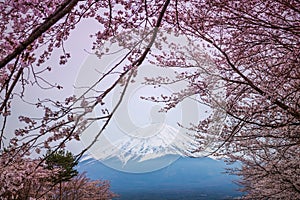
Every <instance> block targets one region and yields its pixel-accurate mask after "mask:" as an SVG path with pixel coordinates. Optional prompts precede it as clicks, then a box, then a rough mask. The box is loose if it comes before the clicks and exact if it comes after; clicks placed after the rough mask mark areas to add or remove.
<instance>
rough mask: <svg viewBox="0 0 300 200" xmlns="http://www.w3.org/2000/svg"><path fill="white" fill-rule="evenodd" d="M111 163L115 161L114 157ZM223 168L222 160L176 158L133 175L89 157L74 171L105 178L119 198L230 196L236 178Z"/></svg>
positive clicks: (146, 199) (236, 193)
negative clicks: (158, 167)
mask: <svg viewBox="0 0 300 200" xmlns="http://www.w3.org/2000/svg"><path fill="white" fill-rule="evenodd" d="M166 157H168V156H166ZM162 159H163V158H162ZM111 162H116V163H118V161H117V159H112V160H111ZM131 162H134V161H131ZM119 164H120V165H121V164H122V163H119ZM131 164H137V165H138V164H139V163H138V162H136V163H131ZM226 167H228V166H226V164H225V163H224V162H223V161H217V160H213V159H211V158H179V159H178V160H176V161H175V162H174V163H172V164H171V165H169V166H167V167H165V168H163V169H160V170H157V171H154V172H148V173H141V174H134V173H126V172H121V171H117V170H115V169H112V168H109V167H107V166H105V165H104V164H102V163H101V162H99V161H96V160H92V159H89V160H85V161H83V162H80V163H79V165H78V170H79V171H80V172H83V171H86V172H87V175H88V176H89V177H90V178H92V179H105V180H109V181H110V182H111V187H112V188H111V189H112V191H114V192H115V193H118V194H120V199H121V200H127V199H128V200H129V199H130V200H134V199H139V200H154V199H155V200H159V199H161V200H162V199H164V200H165V199H172V200H177V199H178V200H179V199H189V200H193V199H195V200H196V199H231V198H232V197H237V196H240V195H241V193H240V192H238V191H236V190H237V189H238V186H237V185H235V184H234V183H233V182H232V181H233V180H236V179H237V177H235V176H231V175H228V174H224V173H223V172H224V171H225V169H224V168H226Z"/></svg>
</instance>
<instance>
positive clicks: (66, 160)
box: [45, 150, 78, 183]
mask: <svg viewBox="0 0 300 200" xmlns="http://www.w3.org/2000/svg"><path fill="white" fill-rule="evenodd" d="M45 158H46V168H47V169H50V170H54V169H58V170H59V173H58V175H55V176H52V177H51V181H52V182H53V183H61V182H65V181H69V180H70V179H71V178H73V177H74V176H76V175H77V174H78V171H77V170H76V169H74V167H75V166H76V165H77V164H78V162H76V159H75V157H74V156H73V155H72V153H71V152H66V151H64V150H60V151H57V152H52V151H48V152H47V154H46V156H45Z"/></svg>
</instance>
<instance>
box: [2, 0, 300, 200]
mask: <svg viewBox="0 0 300 200" xmlns="http://www.w3.org/2000/svg"><path fill="white" fill-rule="evenodd" d="M0 7H1V10H2V11H3V12H1V22H0V30H1V31H0V38H1V39H2V40H1V43H0V45H1V48H0V49H1V50H0V51H1V54H0V75H1V76H0V88H1V89H0V91H1V94H0V95H1V96H0V97H1V101H0V112H1V119H0V120H1V132H0V150H1V151H2V152H1V154H0V158H1V159H2V160H3V163H5V166H6V167H5V168H4V167H2V168H1V170H3V173H4V170H5V171H6V172H5V173H10V171H9V170H12V169H13V168H10V167H12V166H13V165H14V162H12V160H14V159H21V158H22V159H25V157H26V156H30V155H31V154H33V153H34V152H36V153H38V154H39V153H40V152H43V151H44V150H45V149H52V150H53V151H57V150H59V149H63V148H64V147H65V145H66V143H67V142H68V141H71V140H79V139H80V136H81V134H84V130H86V129H87V128H88V127H89V126H90V125H91V124H92V123H95V122H97V121H102V122H103V123H102V127H101V128H100V130H98V135H97V136H96V137H95V138H94V140H93V141H91V143H90V145H88V146H87V148H86V149H84V150H83V151H82V152H81V154H80V155H82V154H83V153H85V152H86V150H87V149H88V148H90V147H91V146H92V145H93V143H94V142H95V141H97V139H98V137H99V135H100V134H101V133H102V132H103V130H104V129H105V127H106V126H107V124H108V123H109V122H110V120H111V118H112V116H113V115H114V113H115V111H116V109H117V108H118V105H119V103H120V102H121V101H122V94H124V93H125V92H126V88H127V86H128V84H130V81H132V80H133V79H134V76H135V73H136V72H137V70H138V69H139V66H140V65H141V64H142V63H143V62H144V61H145V60H147V59H148V61H149V62H151V63H154V64H157V65H159V66H162V67H170V68H171V67H172V68H173V69H174V70H175V71H177V72H178V73H177V77H176V80H170V79H168V77H163V76H161V77H154V78H153V77H149V78H148V79H147V83H148V84H153V85H162V84H170V83H172V82H178V81H185V82H187V83H188V87H187V88H186V89H185V90H182V91H178V92H176V93H174V94H173V95H171V96H169V97H167V96H161V98H157V97H151V98H146V99H148V100H153V101H156V102H165V103H166V106H165V108H164V109H165V110H166V111H167V110H170V109H172V108H173V107H175V106H176V105H177V104H178V103H180V102H181V101H182V100H183V99H184V98H187V97H190V96H195V95H196V96H197V98H196V100H197V102H199V103H201V104H205V105H207V106H210V107H211V108H212V109H213V110H214V111H215V112H213V113H212V114H211V116H210V117H209V118H208V119H206V120H203V121H200V122H199V124H193V125H192V126H191V127H186V128H187V130H188V131H190V132H194V133H195V136H196V138H195V139H196V140H197V141H198V142H199V148H198V149H195V150H194V151H195V152H197V151H203V150H205V149H204V148H207V145H208V144H211V141H214V142H213V144H211V145H210V147H211V148H210V149H211V153H212V154H214V155H216V156H226V157H227V158H228V160H229V161H232V162H234V161H240V162H241V163H242V168H241V169H235V170H232V171H231V172H232V173H235V174H238V175H240V176H241V178H242V180H241V181H240V183H241V184H242V185H243V186H244V190H245V191H246V192H247V193H246V196H245V198H249V199H253V198H254V199H259V198H261V199H264V198H278V199H280V198H284V197H286V198H290V199H299V198H300V197H299V195H300V192H299V191H300V183H299V180H300V178H299V176H300V172H299V158H298V157H299V150H300V148H299V144H300V142H299V124H300V123H299V119H300V111H299V107H300V106H299V85H300V84H299V82H300V81H299V79H300V78H299V77H300V70H299V69H300V68H299V49H300V48H299V37H300V24H299V21H300V20H299V18H300V3H299V2H298V1H296V0H275V1H274V0H272V1H270V0H267V1H261V0H250V1H249V0H247V1H246V0H234V1H226V0H212V1H206V0H201V1H198V0H190V1H177V0H174V1H171V0H165V1H156V0H155V1H135V0H128V1H121V0H107V1H96V0H95V1H92V0H87V1H78V0H77V1H76V0H65V1H60V0H57V1H43V2H37V1H26V0H23V1H17V2H16V1H4V2H0ZM85 18H89V19H93V20H95V21H96V22H97V23H98V24H99V25H100V28H99V31H98V32H97V33H95V34H94V35H93V36H92V37H93V38H94V41H95V42H94V43H93V47H92V49H93V50H94V53H95V54H96V55H97V56H99V58H101V56H103V54H105V51H109V49H108V50H107V49H105V50H104V52H103V51H101V49H103V48H102V47H103V46H104V44H105V42H107V41H109V42H111V43H118V45H120V46H122V47H123V48H124V49H127V50H128V54H126V56H125V57H123V58H122V59H120V62H119V63H118V64H116V65H115V66H113V67H111V68H110V69H109V70H108V71H107V72H103V73H101V75H100V74H99V79H98V81H97V82H96V83H95V84H94V85H92V86H89V87H88V88H86V92H84V93H83V94H82V95H80V96H71V97H65V100H64V101H62V100H57V99H53V98H51V97H49V98H45V99H36V100H35V101H34V102H27V101H26V95H28V93H27V90H30V86H31V85H35V86H38V87H40V89H41V90H45V88H52V90H54V89H56V90H58V92H59V90H61V89H62V86H60V85H59V84H56V83H51V82H49V81H47V80H46V79H45V74H47V73H51V70H52V67H50V66H47V65H46V64H45V63H46V61H47V60H48V59H49V58H51V56H52V53H53V51H55V50H59V51H60V52H61V56H60V60H59V63H60V65H64V64H65V63H66V62H67V61H68V60H69V59H71V58H72V57H71V56H72V53H71V52H69V50H67V49H66V48H65V46H64V43H65V41H66V40H67V39H68V38H69V35H70V33H71V31H72V30H73V29H75V28H76V26H77V24H78V23H80V22H81V21H82V20H83V19H85ZM133 30H137V31H133ZM133 32H134V34H135V35H136V37H132V36H130V35H132V33H133ZM170 32H173V33H175V35H184V36H185V37H187V38H188V46H180V45H176V44H173V43H169V42H168V41H167V40H166V35H167V34H168V33H170ZM129 33H130V34H129ZM137 38H138V40H137ZM144 44H146V45H144ZM163 44H165V45H166V46H168V47H169V48H168V49H167V50H165V49H163V48H162V45H163ZM40 52H42V53H40ZM124 60H127V61H128V62H127V63H125V62H123V61H124ZM120 67H121V68H122V70H120ZM112 74H118V76H117V77H116V78H115V79H113V78H111V76H110V75H112ZM107 79H109V80H110V83H111V85H109V86H107V87H106V88H101V91H98V90H96V86H97V85H99V84H100V83H102V82H103V81H105V80H107ZM120 83H121V84H123V91H122V94H121V96H120V99H119V101H118V103H117V104H116V105H115V106H114V107H112V108H109V107H108V106H106V97H107V96H108V94H109V93H111V92H112V91H113V89H114V87H116V86H117V85H118V84H120ZM45 85H46V86H45ZM210 88H214V89H215V91H216V92H215V93H214V92H211V90H210ZM216 88H217V89H216ZM91 90H93V91H97V92H96V95H94V96H89V95H88V93H89V91H91ZM18 101H24V102H26V105H28V107H31V108H34V109H39V110H40V113H43V114H42V116H39V117H32V116H30V114H29V115H28V116H26V115H22V116H18V120H19V121H20V122H22V123H23V124H25V125H24V126H22V127H18V128H16V130H15V131H14V133H13V134H12V133H11V132H10V131H11V130H8V128H7V124H8V123H9V121H11V120H15V118H14V113H13V111H14V110H13V108H14V106H15V105H16V103H18ZM96 107H100V109H102V110H103V115H102V116H97V117H93V116H90V115H89V114H90V113H91V112H92V111H93V110H94V109H95V108H96ZM216 112H221V113H223V114H221V115H216ZM217 116H219V117H220V116H221V117H222V118H223V121H224V123H223V124H222V125H221V124H220V125H218V124H214V121H216V117H217ZM219 127H222V128H219ZM4 152H9V154H6V153H4ZM6 155H9V156H6ZM80 155H79V156H80ZM43 162H44V161H43V160H42V161H41V162H39V163H37V167H36V169H38V168H39V166H40V165H42V164H43ZM18 177H19V176H15V177H14V178H18ZM12 180H14V179H12ZM12 182H14V181H12ZM12 188H13V187H12V186H11V189H12ZM8 191H9V190H8Z"/></svg>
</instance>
